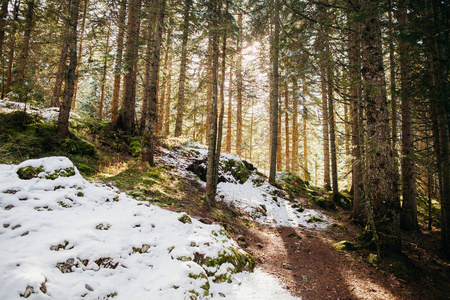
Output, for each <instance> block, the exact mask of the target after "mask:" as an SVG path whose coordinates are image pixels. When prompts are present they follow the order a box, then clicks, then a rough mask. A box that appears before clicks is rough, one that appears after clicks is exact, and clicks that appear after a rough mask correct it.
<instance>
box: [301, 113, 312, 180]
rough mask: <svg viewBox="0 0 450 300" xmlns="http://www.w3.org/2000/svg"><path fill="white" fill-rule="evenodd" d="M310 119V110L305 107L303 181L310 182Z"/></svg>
mask: <svg viewBox="0 0 450 300" xmlns="http://www.w3.org/2000/svg"><path fill="white" fill-rule="evenodd" d="M307 118H308V110H307V109H306V105H303V160H304V164H303V179H304V180H307V181H309V180H310V179H311V176H310V175H309V171H308V132H307V130H306V119H307Z"/></svg>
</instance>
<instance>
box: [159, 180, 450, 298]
mask: <svg viewBox="0 0 450 300" xmlns="http://www.w3.org/2000/svg"><path fill="white" fill-rule="evenodd" d="M175 174H176V172H175ZM178 180H179V182H183V181H186V182H192V181H189V180H190V179H189V180H187V179H185V178H179V179H178ZM178 187H179V188H180V190H179V192H180V193H182V194H183V195H184V196H183V197H182V198H180V199H179V200H178V201H177V205H175V206H174V205H171V206H167V207H166V208H167V209H169V210H174V211H178V210H179V207H182V208H183V210H185V211H187V212H188V213H189V214H190V215H192V216H194V217H197V218H199V219H200V220H201V221H202V222H205V223H219V224H221V225H223V226H224V227H225V228H228V229H229V230H228V232H229V233H230V234H231V236H232V237H233V239H235V240H236V241H238V243H239V245H240V246H241V247H242V248H243V249H244V250H246V251H247V252H249V253H250V254H251V255H252V256H253V257H254V258H255V260H256V262H257V263H258V266H259V267H262V268H263V270H264V271H265V272H267V273H269V274H271V275H273V276H275V277H276V278H278V279H279V280H280V282H281V283H282V284H283V286H284V288H286V289H287V290H288V291H289V292H290V293H291V294H292V295H293V296H298V297H301V298H302V299H304V300H309V299H341V300H342V299H380V300H381V299H450V292H449V291H450V262H449V261H448V260H445V259H443V258H442V257H441V255H440V254H439V239H438V232H436V231H434V232H432V233H430V232H429V231H426V230H423V231H421V232H417V233H403V237H402V239H403V248H402V251H403V253H402V254H399V255H392V256H390V257H384V258H383V259H382V260H381V261H380V262H378V261H376V260H375V261H373V260H372V261H369V259H368V257H369V256H370V255H371V254H372V255H373V253H374V252H375V251H374V250H373V249H369V248H367V247H364V246H361V245H362V243H359V242H358V241H357V239H356V237H358V236H361V234H362V233H363V231H364V230H363V228H361V227H360V226H358V225H357V224H354V223H352V222H351V218H350V212H349V211H346V210H343V209H341V208H339V209H338V210H334V211H324V210H323V209H321V208H320V207H318V206H317V205H315V204H314V203H312V202H311V201H308V200H307V199H306V198H303V197H297V198H296V199H294V200H293V202H296V203H301V204H302V206H303V208H306V209H308V208H310V209H314V210H319V211H321V212H322V213H324V214H325V215H326V216H327V218H328V220H329V222H330V224H331V225H330V226H328V227H327V228H326V229H322V230H314V229H308V228H304V227H303V226H297V227H292V226H290V227H285V226H283V227H273V226H267V225H261V224H258V223H256V222H251V223H250V224H249V223H248V220H247V218H246V216H245V215H241V214H239V213H236V211H235V208H233V207H231V206H229V205H228V204H226V203H224V202H218V203H217V206H216V208H215V209H213V210H210V209H208V208H207V207H205V206H204V205H199V203H201V201H200V200H199V195H204V193H205V191H204V188H203V187H202V186H201V185H196V184H179V185H178ZM193 199H197V200H198V201H193ZM218 212H220V213H218ZM230 216H231V218H230ZM341 241H351V243H352V245H355V246H356V247H355V249H352V250H342V251H338V250H337V249H336V248H335V247H333V245H334V244H336V243H338V242H341Z"/></svg>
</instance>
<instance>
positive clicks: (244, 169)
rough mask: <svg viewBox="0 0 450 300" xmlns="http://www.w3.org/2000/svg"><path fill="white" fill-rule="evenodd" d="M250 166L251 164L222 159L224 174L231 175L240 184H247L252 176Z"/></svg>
mask: <svg viewBox="0 0 450 300" xmlns="http://www.w3.org/2000/svg"><path fill="white" fill-rule="evenodd" d="M249 165H251V164H250V163H248V162H247V163H244V162H242V161H237V160H234V159H230V158H226V159H222V160H221V161H220V169H221V171H222V172H223V173H230V174H231V175H232V176H233V177H234V179H236V181H238V182H239V183H240V184H243V183H245V182H246V181H247V180H248V178H249V177H250V175H251V174H252V170H250V169H249ZM252 167H253V166H252ZM253 169H254V168H253Z"/></svg>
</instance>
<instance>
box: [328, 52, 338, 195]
mask: <svg viewBox="0 0 450 300" xmlns="http://www.w3.org/2000/svg"><path fill="white" fill-rule="evenodd" d="M327 48H328V49H327V57H328V66H327V85H328V120H329V126H330V154H331V178H332V184H333V197H334V198H335V199H337V197H338V196H339V188H338V171H337V155H336V131H335V123H334V98H333V74H332V68H331V67H332V66H331V53H330V49H329V47H328V46H327Z"/></svg>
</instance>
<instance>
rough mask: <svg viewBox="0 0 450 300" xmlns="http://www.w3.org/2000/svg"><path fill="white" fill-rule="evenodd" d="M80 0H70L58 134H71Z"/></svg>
mask: <svg viewBox="0 0 450 300" xmlns="http://www.w3.org/2000/svg"><path fill="white" fill-rule="evenodd" d="M79 2H80V0H70V2H69V18H68V19H67V28H68V29H69V32H68V35H67V36H66V37H65V38H66V39H67V40H68V45H69V54H68V55H69V66H68V67H67V70H66V76H65V78H66V82H65V86H64V99H63V101H62V103H61V107H60V109H59V119H58V134H60V135H61V136H67V135H68V134H69V117H70V108H71V104H72V99H73V90H74V88H75V76H76V74H75V70H76V68H77V23H78V6H79Z"/></svg>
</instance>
